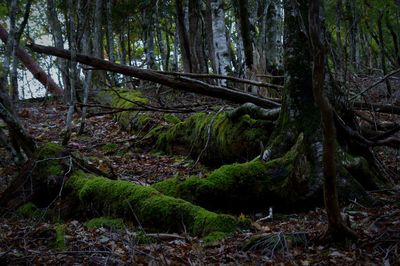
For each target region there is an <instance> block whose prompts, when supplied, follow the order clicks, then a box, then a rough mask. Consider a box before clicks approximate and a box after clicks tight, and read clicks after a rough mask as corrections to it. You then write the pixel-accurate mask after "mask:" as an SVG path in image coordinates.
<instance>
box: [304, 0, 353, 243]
mask: <svg viewBox="0 0 400 266" xmlns="http://www.w3.org/2000/svg"><path fill="white" fill-rule="evenodd" d="M322 9H323V6H322V3H321V1H320V0H311V1H310V7H309V14H308V15H309V38H310V43H311V52H312V57H313V68H312V90H313V95H314V100H315V103H316V105H317V106H318V108H319V110H320V113H321V126H322V135H323V173H324V201H325V208H326V213H327V217H328V229H327V232H326V236H325V237H327V238H334V239H340V240H341V239H346V237H349V236H354V233H353V232H351V230H350V229H349V228H348V227H347V226H346V225H345V224H344V222H343V220H342V216H341V214H340V208H339V202H338V195H337V189H336V176H337V170H336V159H335V154H336V153H337V150H336V128H335V121H334V114H333V109H332V107H331V104H330V103H329V100H328V98H326V96H325V95H324V79H325V51H324V49H325V47H324V41H323V40H324V36H323V26H322V21H321V14H322Z"/></svg>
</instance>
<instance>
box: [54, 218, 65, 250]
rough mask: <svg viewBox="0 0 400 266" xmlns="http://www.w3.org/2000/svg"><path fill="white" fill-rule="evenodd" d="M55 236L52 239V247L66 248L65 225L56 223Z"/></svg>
mask: <svg viewBox="0 0 400 266" xmlns="http://www.w3.org/2000/svg"><path fill="white" fill-rule="evenodd" d="M55 234H56V238H55V240H54V244H53V248H54V249H55V250H58V251H64V250H66V243H65V225H64V224H57V225H56V227H55Z"/></svg>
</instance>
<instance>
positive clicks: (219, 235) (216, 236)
mask: <svg viewBox="0 0 400 266" xmlns="http://www.w3.org/2000/svg"><path fill="white" fill-rule="evenodd" d="M225 237H226V233H223V232H212V233H211V234H209V235H208V236H206V237H204V238H203V240H204V242H205V243H206V245H214V244H216V243H217V242H219V241H221V240H222V239H224V238H225Z"/></svg>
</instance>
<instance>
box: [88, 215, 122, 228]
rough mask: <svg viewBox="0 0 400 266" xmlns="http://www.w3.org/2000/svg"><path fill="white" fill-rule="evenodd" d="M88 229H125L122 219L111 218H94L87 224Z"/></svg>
mask: <svg viewBox="0 0 400 266" xmlns="http://www.w3.org/2000/svg"><path fill="white" fill-rule="evenodd" d="M85 225H86V226H87V227H88V228H100V227H105V228H110V229H121V228H123V227H124V222H123V220H122V219H114V218H110V217H98V218H93V219H91V220H89V221H87V222H86V223H85Z"/></svg>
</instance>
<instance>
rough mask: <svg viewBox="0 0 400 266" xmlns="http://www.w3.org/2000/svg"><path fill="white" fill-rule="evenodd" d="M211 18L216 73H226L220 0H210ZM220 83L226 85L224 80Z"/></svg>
mask: <svg viewBox="0 0 400 266" xmlns="http://www.w3.org/2000/svg"><path fill="white" fill-rule="evenodd" d="M210 6H211V10H212V18H213V37H214V50H215V55H214V56H215V62H216V63H217V71H218V74H221V75H227V74H228V72H229V71H230V67H229V62H230V59H229V49H228V43H227V40H226V32H225V12H224V5H223V1H222V0H211V5H210ZM220 85H226V81H220Z"/></svg>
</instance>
